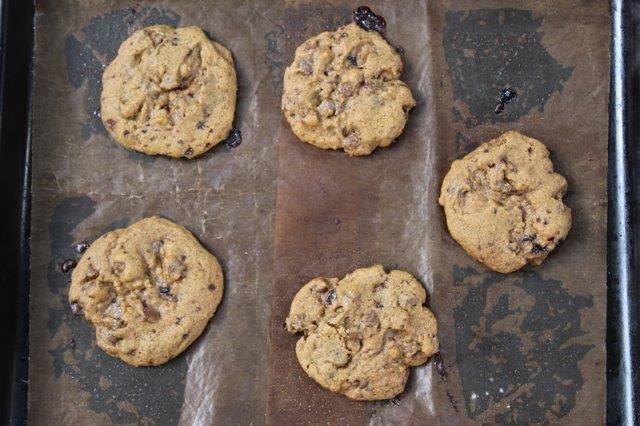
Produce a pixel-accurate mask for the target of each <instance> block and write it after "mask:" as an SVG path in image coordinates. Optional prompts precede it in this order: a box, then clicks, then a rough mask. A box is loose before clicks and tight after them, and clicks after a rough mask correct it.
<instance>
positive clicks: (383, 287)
mask: <svg viewBox="0 0 640 426" xmlns="http://www.w3.org/2000/svg"><path fill="white" fill-rule="evenodd" d="M385 288H387V285H386V284H385V283H382V284H378V285H376V286H375V287H373V292H374V293H377V292H379V291H381V290H384V289H385Z"/></svg>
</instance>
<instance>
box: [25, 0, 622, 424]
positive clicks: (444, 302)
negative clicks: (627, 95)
mask: <svg viewBox="0 0 640 426" xmlns="http://www.w3.org/2000/svg"><path fill="white" fill-rule="evenodd" d="M368 4H369V5H370V6H371V7H372V8H373V9H374V11H376V12H378V13H381V14H382V15H383V16H384V17H385V18H386V19H387V23H388V25H387V28H388V29H387V35H388V38H389V40H390V41H391V42H393V43H394V44H398V45H401V46H402V47H403V48H404V49H405V53H404V54H403V58H404V64H405V72H404V77H403V79H404V81H405V82H407V84H408V85H409V86H410V88H411V89H412V92H413V94H414V97H415V98H416V100H417V102H418V105H417V106H416V108H414V109H413V110H412V111H411V113H410V119H409V122H408V124H407V127H406V129H405V132H404V133H403V135H402V136H401V137H400V139H399V141H398V142H397V143H395V144H394V145H392V147H390V148H388V149H385V150H379V151H377V152H375V153H374V154H373V155H372V156H370V157H367V158H349V157H347V156H346V155H344V154H343V153H340V152H325V151H321V150H318V149H315V148H313V147H311V146H308V145H305V144H302V143H300V142H298V141H297V140H296V138H295V137H294V135H293V134H292V133H291V131H290V129H289V127H288V125H287V123H286V121H285V120H284V118H283V117H282V115H281V113H280V111H279V104H280V93H281V88H282V83H281V78H282V73H283V71H284V68H285V67H286V66H287V65H288V64H289V63H290V62H291V60H292V58H293V51H294V49H295V47H296V46H297V45H298V44H299V43H301V42H302V41H304V40H305V39H307V38H308V37H310V36H311V35H313V34H316V33H317V32H319V31H322V30H325V29H332V28H335V27H337V26H339V25H342V24H346V23H348V22H349V21H350V13H351V10H352V9H353V8H354V7H356V6H359V5H360V4H359V3H356V2H353V1H344V2H335V1H334V2H326V1H325V2H319V1H318V2H312V1H303V2H294V1H257V0H254V1H251V0H247V1H244V2H235V1H217V2H209V1H195V0H194V1H157V2H124V1H87V0H84V1H80V0H64V1H52V0H42V1H38V2H37V4H36V46H35V61H34V62H35V81H34V98H33V103H34V106H33V108H34V109H33V114H34V115H33V136H34V139H33V187H32V192H33V204H32V244H31V246H32V268H31V270H32V272H31V279H32V282H31V306H30V313H31V331H30V333H31V335H30V344H31V346H30V347H31V350H30V352H31V354H30V357H31V358H30V378H29V421H30V422H31V423H33V424H41V423H80V422H81V423H88V422H93V423H97V424H111V423H120V424H126V423H147V424H175V423H180V424H211V423H215V424H265V423H268V424H290V423H297V424H301V423H302V424H304V423H308V424H318V423H323V424H326V423H337V422H340V423H343V424H363V423H369V424H389V423H393V424H421V423H424V422H427V421H430V422H434V423H438V424H443V423H447V424H467V423H483V422H489V423H494V422H495V423H531V422H556V421H560V422H563V423H590V424H591V423H603V422H604V404H605V362H604V360H605V312H606V281H605V280H606V265H605V250H606V249H605V247H606V232H605V229H606V228H605V225H606V189H605V188H606V165H607V161H606V158H607V154H606V153H607V126H608V113H607V102H608V88H609V83H608V75H609V72H608V49H609V26H610V24H609V14H608V6H607V4H606V2H591V1H586V0H585V1H564V2H537V1H535V2H534V1H527V2H525V1H517V2H516V1H513V2H511V1H500V2H498V1H473V2H472V1H445V0H438V1H430V2H420V1H408V0H407V1H400V2H393V3H392V2H382V1H370V2H368ZM154 23H168V24H173V25H198V26H200V27H202V28H203V29H205V31H207V32H208V34H209V35H210V36H211V37H212V38H213V39H214V40H216V41H218V42H221V43H222V44H224V45H225V46H227V47H228V48H229V49H230V50H231V51H232V52H233V55H234V60H235V64H236V72H237V74H238V81H239V92H238V99H239V101H238V106H237V112H236V123H235V124H236V126H238V127H239V128H240V129H241V130H242V132H243V137H244V141H243V143H242V145H240V146H239V147H237V148H234V149H230V148H227V147H225V146H224V145H222V146H217V147H215V148H214V149H213V150H212V151H211V152H210V153H208V154H206V155H204V156H202V157H201V158H198V159H195V160H191V161H181V160H172V159H167V158H160V157H158V158H155V157H153V158H152V157H147V156H144V155H142V154H137V153H131V152H128V151H126V150H124V149H123V148H121V147H120V146H119V145H117V144H116V143H115V142H113V141H111V140H109V138H108V137H107V136H106V132H105V131H104V129H103V128H102V125H101V124H100V120H99V115H98V114H99V109H98V107H99V94H100V75H101V73H102V69H103V67H104V65H105V64H107V63H108V62H109V61H110V60H111V59H112V58H113V57H114V55H115V52H116V50H117V47H118V45H119V44H120V42H121V41H122V40H124V38H126V36H127V35H128V34H130V33H131V32H132V31H133V30H135V29H138V28H140V27H143V26H146V25H150V24H154ZM506 86H510V87H513V88H514V89H516V91H517V92H518V99H517V100H516V101H514V102H512V103H510V104H508V105H507V106H506V108H505V110H504V112H503V113H502V114H499V115H496V114H494V112H493V110H494V107H495V104H496V101H497V98H498V94H499V92H500V90H501V89H502V88H504V87H506ZM508 129H516V130H519V131H521V132H523V133H525V134H527V135H530V136H532V137H535V138H538V139H540V140H542V141H543V142H544V143H545V144H546V145H547V146H548V147H549V149H550V150H551V151H552V159H553V161H554V164H555V166H556V169H557V170H558V171H559V172H560V173H562V174H563V175H565V176H566V177H567V179H568V181H569V192H568V194H567V196H566V197H565V202H566V203H567V204H569V206H570V207H571V208H572V210H573V219H574V225H573V228H572V230H571V231H570V234H569V236H568V238H567V241H566V242H564V243H563V244H562V245H561V247H560V248H559V249H558V250H556V251H555V252H554V253H553V254H552V255H551V256H550V257H549V258H548V260H547V261H546V262H545V264H544V265H543V267H541V268H533V267H531V268H525V269H524V270H523V271H521V272H517V273H514V274H510V275H508V276H504V275H500V274H497V273H493V272H490V271H488V270H487V269H486V268H484V267H482V266H481V265H479V264H477V263H475V262H474V261H472V260H471V259H470V258H469V257H468V256H466V254H465V253H464V252H463V250H462V249H461V248H460V247H459V246H458V245H457V244H456V243H455V242H454V241H453V240H452V239H451V238H450V236H449V235H448V233H447V231H446V228H445V226H444V218H443V214H442V211H441V210H440V208H439V207H438V206H437V194H438V191H439V187H440V181H441V179H442V176H443V175H444V173H445V172H446V170H447V168H448V165H449V164H450V162H451V161H452V160H453V159H455V158H457V157H459V156H460V155H463V154H464V153H466V152H468V151H470V150H472V149H473V148H474V147H475V146H477V145H478V144H479V143H481V142H482V141H486V140H488V139H491V138H493V137H495V136H496V135H498V134H499V133H501V132H503V131H505V130H508ZM151 214H160V215H162V216H165V217H167V218H169V219H172V220H174V221H176V222H179V223H181V224H183V225H185V226H186V227H187V228H189V229H190V230H191V231H193V232H194V233H195V235H196V236H197V237H198V238H199V239H200V240H201V241H202V242H203V244H204V245H205V246H207V247H208V248H209V249H211V250H212V251H213V252H214V253H215V255H216V256H217V257H218V259H219V260H220V262H221V264H222V265H223V269H224V272H225V285H226V288H225V296H224V298H223V302H222V304H221V305H220V307H219V309H218V312H217V313H216V315H215V317H214V319H213V320H212V322H211V323H210V325H209V327H208V328H207V329H206V330H205V332H204V333H203V335H202V336H201V338H200V339H198V340H197V341H196V342H195V343H194V344H193V345H192V347H191V348H189V349H188V350H187V351H186V352H185V354H184V355H182V356H179V357H177V358H176V359H174V360H172V361H171V362H169V363H167V364H166V365H164V366H160V367H154V368H138V369H136V368H133V367H130V366H128V365H126V364H124V363H122V362H120V361H118V360H116V359H113V358H111V357H109V356H107V355H105V354H104V353H103V352H102V351H100V350H99V349H98V348H97V347H96V346H95V342H94V338H93V331H92V329H91V327H90V326H89V325H88V324H87V323H86V322H85V321H84V320H83V319H82V318H80V317H78V316H73V315H72V314H71V312H70V310H69V308H68V306H67V302H66V300H67V297H66V294H67V289H68V280H69V275H67V274H63V273H61V272H60V269H59V264H60V262H61V261H63V260H65V259H67V258H77V257H79V255H78V253H76V252H75V248H74V247H75V244H76V243H77V242H80V241H92V240H93V239H95V238H97V237H98V236H99V235H101V234H102V233H104V232H105V231H106V230H109V229H113V228H115V227H121V226H125V225H127V224H128V223H131V222H133V221H135V220H137V219H139V218H141V217H143V216H147V215H151ZM372 263H382V264H384V265H385V266H386V267H387V268H393V267H399V268H402V269H405V270H407V271H409V272H412V273H413V274H415V275H416V276H417V277H419V279H420V280H421V281H422V282H423V283H424V284H425V286H426V288H427V289H428V291H429V294H430V300H429V303H430V307H431V309H432V310H433V311H434V313H435V314H436V317H437V318H438V321H439V327H440V329H439V337H440V341H441V346H442V354H441V355H442V362H441V363H435V362H433V361H431V362H429V363H427V364H426V365H424V366H422V367H419V368H416V369H414V370H413V372H412V374H411V378H410V381H409V384H408V386H407V390H406V391H405V393H403V394H402V395H401V396H400V397H399V398H396V399H394V400H392V401H387V402H375V403H362V402H352V401H348V400H346V399H345V398H343V397H341V396H338V395H334V394H331V393H329V392H327V391H325V390H322V389H321V388H320V387H319V386H318V385H316V384H315V383H314V382H313V381H312V380H310V379H309V378H308V377H306V375H305V374H304V372H303V371H302V369H301V368H300V367H299V365H298V364H297V361H296V360H295V355H294V345H295V341H296V340H297V338H298V337H297V336H292V335H289V334H288V333H286V331H285V330H284V328H283V327H282V323H283V321H284V318H285V316H286V313H287V310H288V306H289V303H290V300H291V298H292V297H293V295H294V294H295V292H296V291H297V289H298V288H299V286H300V285H302V284H303V283H304V282H306V281H308V280H309V279H310V278H312V277H314V276H316V275H331V276H342V275H343V274H345V273H346V272H348V271H350V270H352V269H353V268H355V267H358V266H365V265H369V264H372ZM438 367H439V368H438Z"/></svg>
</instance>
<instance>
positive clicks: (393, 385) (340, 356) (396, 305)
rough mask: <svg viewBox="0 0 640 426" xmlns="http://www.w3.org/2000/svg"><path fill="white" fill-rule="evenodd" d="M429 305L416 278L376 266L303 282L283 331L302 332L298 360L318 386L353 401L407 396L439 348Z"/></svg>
mask: <svg viewBox="0 0 640 426" xmlns="http://www.w3.org/2000/svg"><path fill="white" fill-rule="evenodd" d="M425 300H426V292H425V290H424V288H423V287H422V284H420V282H418V280H416V279H415V278H414V277H413V276H411V274H409V273H407V272H403V271H398V270H394V271H391V272H389V273H386V272H385V271H384V269H383V267H382V266H380V265H375V266H372V267H370V268H362V269H357V270H355V271H353V272H352V273H350V274H348V275H347V276H345V277H344V278H343V279H341V280H339V279H338V278H314V279H313V280H311V281H310V282H309V283H307V284H305V285H304V286H303V287H302V288H301V289H300V291H298V293H297V294H296V296H295V298H294V299H293V302H292V303H291V311H290V313H289V316H288V317H287V319H286V327H287V330H288V331H289V332H290V333H304V336H303V337H301V338H300V340H298V343H297V344H296V355H297V357H298V361H299V362H300V365H301V366H302V368H303V369H304V371H305V372H306V373H307V374H308V375H309V376H310V377H311V378H312V379H314V380H315V381H316V382H318V383H319V384H320V385H322V386H323V387H325V388H327V389H329V390H331V391H333V392H337V393H341V394H344V395H346V396H347V397H349V398H351V399H357V400H378V399H390V398H393V397H394V396H396V395H398V394H399V393H401V392H402V391H403V390H404V387H405V384H406V382H407V378H408V377H409V367H414V366H417V365H420V364H423V363H424V362H426V360H427V359H428V358H429V357H430V356H431V355H433V354H434V353H435V352H437V350H438V340H437V338H436V331H437V324H436V319H435V318H434V316H433V314H432V313H431V311H430V310H429V309H427V308H425V307H424V306H423V304H424V303H425Z"/></svg>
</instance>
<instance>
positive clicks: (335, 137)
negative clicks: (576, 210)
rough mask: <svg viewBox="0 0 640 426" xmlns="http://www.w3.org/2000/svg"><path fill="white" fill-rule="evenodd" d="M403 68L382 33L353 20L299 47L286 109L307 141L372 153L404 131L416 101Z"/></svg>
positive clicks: (288, 76) (289, 74)
mask: <svg viewBox="0 0 640 426" xmlns="http://www.w3.org/2000/svg"><path fill="white" fill-rule="evenodd" d="M401 72H402V59H401V58H400V55H399V54H398V53H397V51H396V50H395V49H394V48H393V47H392V46H391V45H389V43H387V41H386V40H385V39H384V38H383V37H382V36H381V35H380V34H379V33H377V32H375V31H365V30H364V29H362V28H360V27H359V26H358V25H356V24H349V25H346V26H344V27H341V28H338V29H337V30H336V31H330V32H324V33H321V34H319V35H316V36H314V37H311V38H310V39H309V40H307V41H305V42H304V43H303V44H302V45H300V46H299V47H298V48H297V49H296V53H295V58H294V60H293V63H292V64H291V65H290V66H289V67H287V69H286V70H285V73H284V87H283V93H282V110H283V112H284V115H285V117H286V118H287V120H288V121H289V124H290V125H291V129H292V130H293V132H294V133H295V134H296V136H297V137H298V138H300V139H301V140H302V141H304V142H307V143H309V144H311V145H314V146H316V147H318V148H322V149H343V150H344V151H345V152H346V153H347V154H349V155H369V154H370V153H371V152H372V151H373V150H374V149H376V148H377V147H386V146H388V145H390V144H391V143H392V142H393V141H394V140H395V139H396V138H397V137H398V136H400V134H401V133H402V130H403V129H404V126H405V123H406V122H407V117H408V114H409V110H410V109H411V108H413V107H414V106H415V101H414V99H413V96H412V95H411V90H409V87H407V85H406V84H405V83H404V82H402V81H401V80H400V74H401Z"/></svg>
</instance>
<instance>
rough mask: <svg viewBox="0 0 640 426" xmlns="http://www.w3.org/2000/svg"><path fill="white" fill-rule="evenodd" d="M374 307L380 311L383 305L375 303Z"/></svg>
mask: <svg viewBox="0 0 640 426" xmlns="http://www.w3.org/2000/svg"><path fill="white" fill-rule="evenodd" d="M374 306H375V307H376V308H377V309H380V308H383V307H384V305H383V304H382V303H380V302H376V303H375V304H374Z"/></svg>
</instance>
